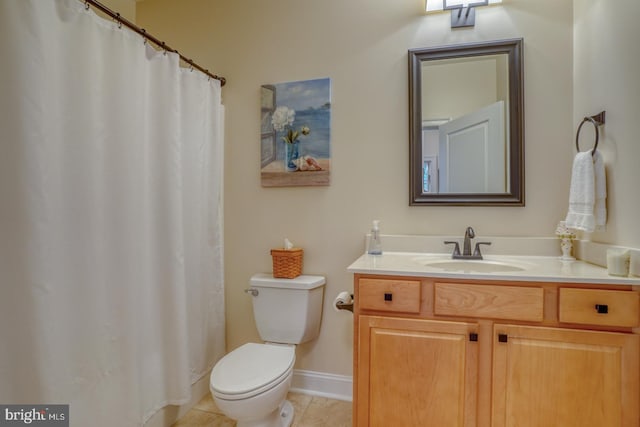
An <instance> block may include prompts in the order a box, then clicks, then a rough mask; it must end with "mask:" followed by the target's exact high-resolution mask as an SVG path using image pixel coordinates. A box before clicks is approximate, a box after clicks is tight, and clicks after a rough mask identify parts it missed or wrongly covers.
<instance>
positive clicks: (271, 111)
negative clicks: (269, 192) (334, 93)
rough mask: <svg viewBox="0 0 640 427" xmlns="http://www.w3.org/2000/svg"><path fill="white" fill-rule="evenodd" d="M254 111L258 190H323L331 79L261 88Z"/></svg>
mask: <svg viewBox="0 0 640 427" xmlns="http://www.w3.org/2000/svg"><path fill="white" fill-rule="evenodd" d="M260 112H261V132H260V150H261V153H260V167H261V171H260V177H261V182H262V186H263V187H289V186H321V185H329V182H330V180H329V176H330V170H331V80H330V79H328V78H324V79H315V80H302V81H295V82H287V83H277V84H266V85H263V86H262V87H261V109H260Z"/></svg>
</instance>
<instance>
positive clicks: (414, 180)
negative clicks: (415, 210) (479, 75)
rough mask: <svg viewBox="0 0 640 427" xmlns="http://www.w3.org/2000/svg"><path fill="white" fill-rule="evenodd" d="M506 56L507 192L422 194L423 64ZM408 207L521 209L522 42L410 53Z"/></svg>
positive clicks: (479, 44)
mask: <svg viewBox="0 0 640 427" xmlns="http://www.w3.org/2000/svg"><path fill="white" fill-rule="evenodd" d="M504 53H506V54H507V55H508V60H507V62H508V64H509V129H508V134H509V142H510V147H509V165H510V168H509V171H508V175H509V184H510V192H509V193H497V194H493V193H441V194H431V193H424V192H423V191H422V77H421V76H422V64H423V62H425V61H434V60H438V59H450V58H466V57H473V56H484V55H496V54H504ZM409 193H410V199H409V205H410V206H433V205H441V206H500V205H502V206H524V80H523V57H522V39H521V38H520V39H509V40H499V41H490V42H480V43H467V44H461V45H451V46H441V47H434V48H420V49H410V50H409Z"/></svg>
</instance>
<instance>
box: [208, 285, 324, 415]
mask: <svg viewBox="0 0 640 427" xmlns="http://www.w3.org/2000/svg"><path fill="white" fill-rule="evenodd" d="M250 283H251V287H250V288H249V289H246V290H245V292H247V293H248V294H250V295H251V296H252V299H253V314H254V317H255V321H256V326H257V327H258V332H259V334H260V337H261V338H262V340H264V343H262V344H257V343H247V344H244V345H242V346H240V347H238V348H236V349H235V350H233V351H232V352H231V353H229V354H227V355H225V356H224V357H223V358H222V359H220V361H218V363H216V365H215V366H214V367H213V370H212V371H211V378H210V381H209V388H210V390H211V394H212V395H213V399H214V400H215V402H216V404H217V405H218V408H219V409H220V410H221V411H222V412H223V413H224V414H225V415H226V416H227V417H229V418H232V419H234V420H236V421H237V426H238V427H289V426H290V425H291V421H292V420H293V406H292V404H291V402H289V401H288V400H286V397H287V392H288V391H289V387H290V386H291V378H292V377H293V365H294V364H295V360H296V352H295V350H296V345H297V344H301V343H304V342H307V341H311V340H313V339H315V338H316V337H317V336H318V333H319V332H320V320H321V318H322V299H323V295H324V284H325V278H324V277H322V276H308V275H302V276H298V277H296V278H295V279H277V278H274V277H273V276H272V275H270V274H256V275H254V276H252V277H251V281H250Z"/></svg>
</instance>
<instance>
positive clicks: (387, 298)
mask: <svg viewBox="0 0 640 427" xmlns="http://www.w3.org/2000/svg"><path fill="white" fill-rule="evenodd" d="M384 300H385V301H393V294H392V293H390V292H385V293H384Z"/></svg>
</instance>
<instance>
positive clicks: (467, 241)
mask: <svg viewBox="0 0 640 427" xmlns="http://www.w3.org/2000/svg"><path fill="white" fill-rule="evenodd" d="M474 237H476V232H475V231H473V228H471V227H467V229H466V230H465V232H464V244H463V246H462V248H463V249H462V256H463V257H470V256H471V239H473V238H474Z"/></svg>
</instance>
